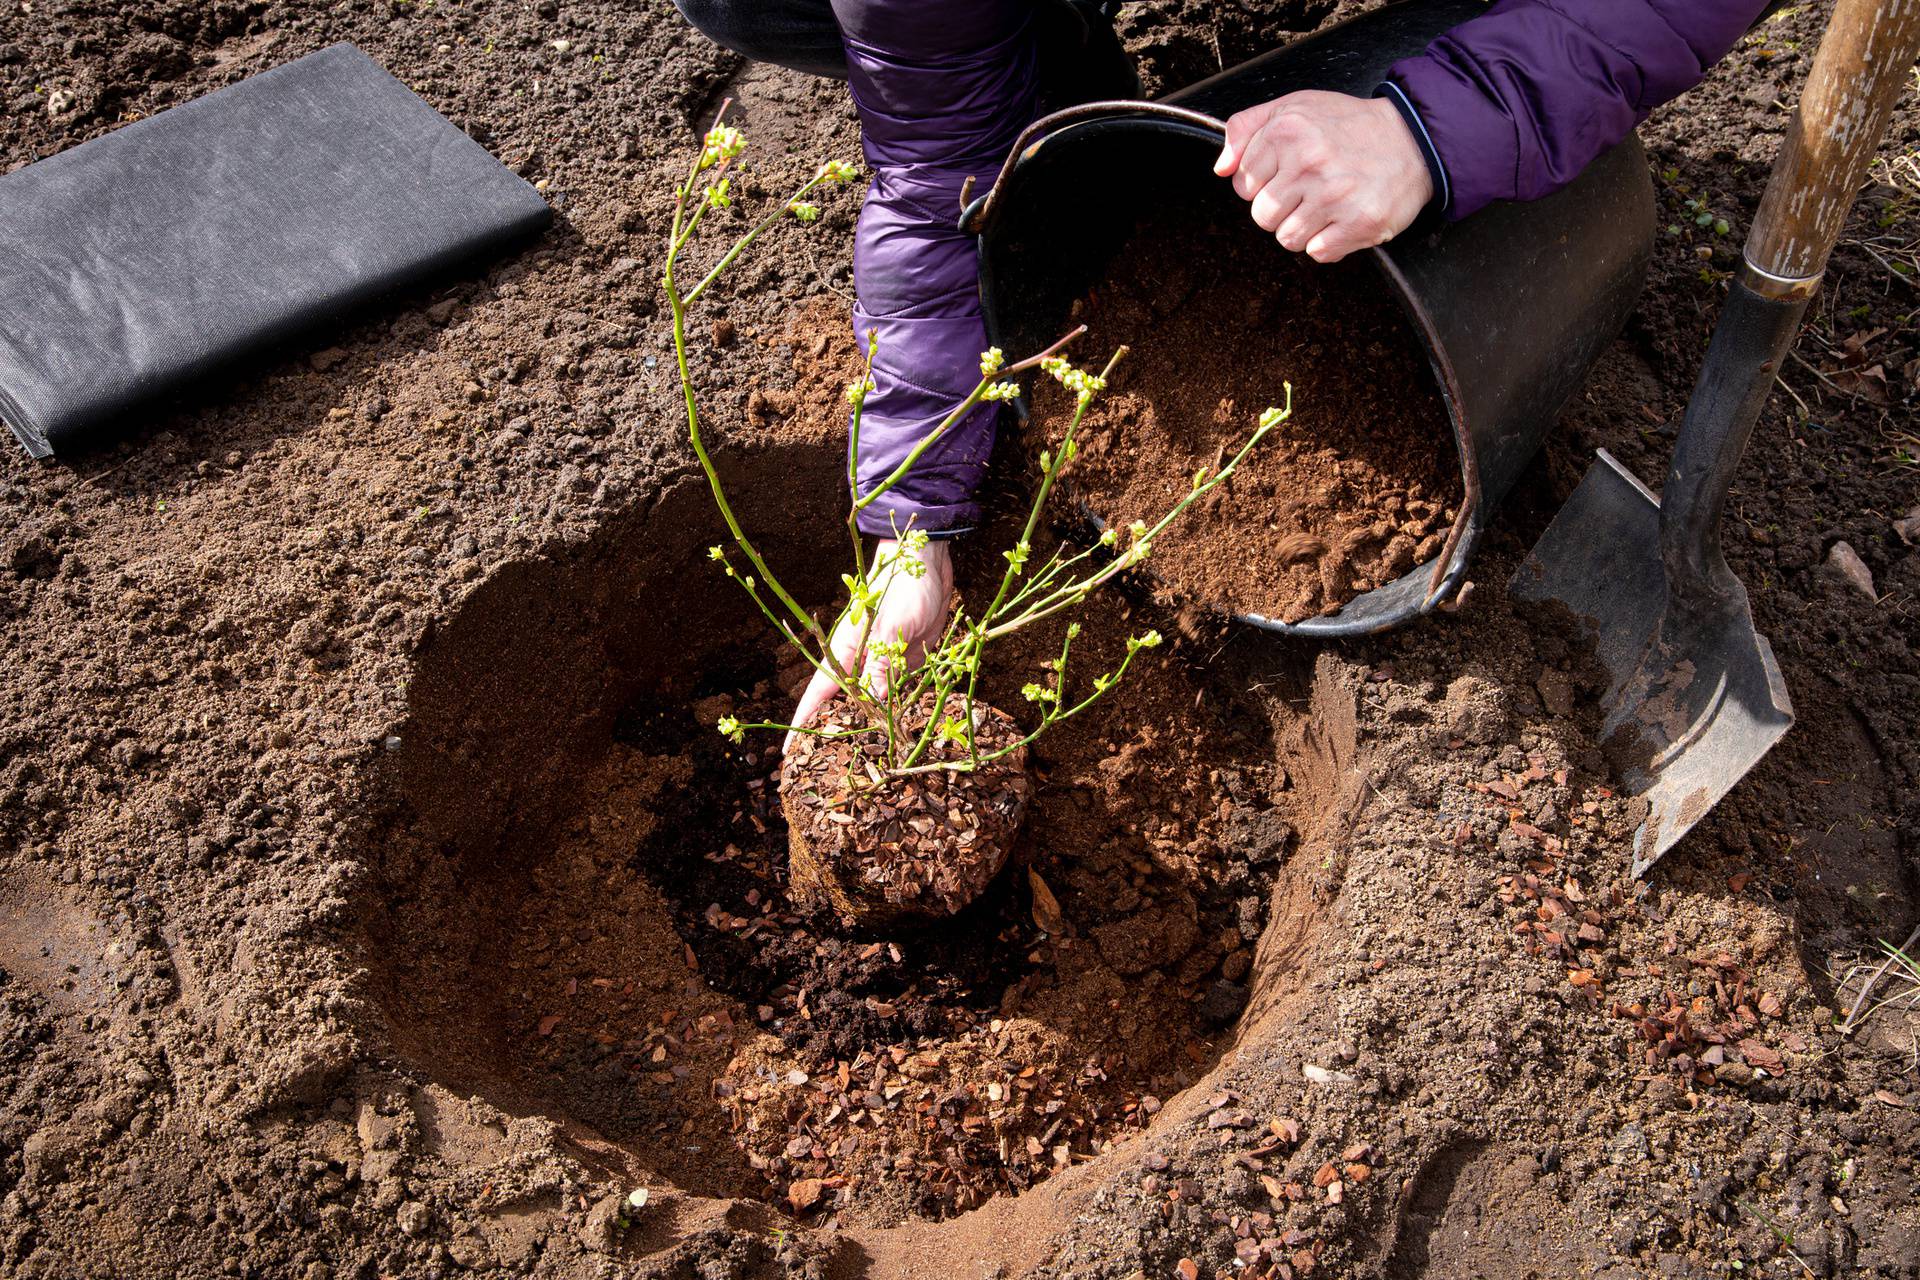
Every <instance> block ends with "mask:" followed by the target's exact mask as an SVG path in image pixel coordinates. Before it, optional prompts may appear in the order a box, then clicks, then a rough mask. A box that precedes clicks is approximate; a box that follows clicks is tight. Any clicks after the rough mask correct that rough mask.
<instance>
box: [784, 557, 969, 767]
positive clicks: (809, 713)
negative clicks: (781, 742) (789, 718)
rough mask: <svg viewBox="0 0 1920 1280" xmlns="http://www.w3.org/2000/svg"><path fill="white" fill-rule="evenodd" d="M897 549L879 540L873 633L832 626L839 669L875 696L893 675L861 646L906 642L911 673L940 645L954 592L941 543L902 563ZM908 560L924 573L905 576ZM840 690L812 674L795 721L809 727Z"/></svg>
mask: <svg viewBox="0 0 1920 1280" xmlns="http://www.w3.org/2000/svg"><path fill="white" fill-rule="evenodd" d="M898 551H899V544H898V543H897V542H895V541H894V540H893V539H891V538H885V539H882V540H881V542H880V545H879V546H878V547H877V548H876V549H875V551H874V563H875V564H881V565H888V566H889V567H887V568H885V569H882V570H880V572H879V573H878V574H877V575H876V576H875V578H874V582H873V585H874V587H875V588H876V589H881V590H882V592H883V594H882V595H881V597H880V605H879V608H877V609H876V610H875V611H874V615H873V626H872V629H871V630H868V627H867V624H866V623H865V622H862V623H861V624H860V625H859V626H853V625H851V624H849V623H848V622H846V621H845V620H842V622H841V624H840V625H839V626H838V627H836V628H834V632H833V636H832V637H831V641H830V642H831V644H832V647H833V656H834V659H835V660H836V661H838V662H839V664H840V669H841V670H842V671H845V672H847V673H848V674H849V675H852V674H854V673H856V672H857V673H859V675H860V680H861V683H862V684H864V685H866V686H867V688H869V689H871V690H872V691H873V692H874V693H875V694H885V693H886V691H887V679H888V676H889V675H890V674H891V673H890V672H888V671H887V669H886V667H887V664H886V663H885V662H883V661H881V660H880V658H879V657H877V656H871V655H869V654H868V653H866V652H864V651H863V649H862V646H861V642H862V641H863V640H864V641H866V643H867V644H868V645H877V644H881V643H884V642H886V641H890V640H904V641H906V643H907V656H906V662H907V670H912V669H913V668H915V667H917V666H919V665H920V664H921V662H923V661H924V660H925V659H926V656H927V648H928V646H929V645H933V644H937V643H939V640H940V633H941V631H942V630H943V629H944V628H945V626H946V624H947V600H948V598H949V597H950V596H952V594H953V560H952V558H951V557H950V556H949V554H948V552H947V544H946V543H945V542H940V541H934V542H928V543H927V544H926V545H924V546H923V547H921V548H920V550H919V551H917V552H908V553H907V554H906V556H905V557H903V558H902V560H900V561H895V560H894V556H895V554H896V553H897V552H898ZM907 559H912V560H917V561H918V562H919V563H920V564H922V565H924V566H926V572H925V573H922V574H920V575H919V576H917V577H916V576H914V575H913V574H911V573H909V572H908V571H907V569H906V567H905V560H907ZM890 562H891V563H890ZM838 692H840V684H839V682H838V681H837V680H835V679H834V678H833V676H832V674H831V673H829V672H826V671H815V672H814V673H813V679H812V680H810V681H808V682H807V689H806V692H805V693H802V694H801V695H800V705H799V707H797V708H796V709H795V710H794V713H793V723H794V724H796V725H799V726H801V727H802V728H804V727H805V726H807V725H808V724H810V723H812V721H813V718H814V716H816V715H818V714H819V712H820V708H821V707H822V706H824V705H825V704H826V702H827V700H828V699H829V698H831V697H833V695H834V694H836V693H838ZM793 739H794V735H793V734H791V733H789V734H788V735H787V741H786V747H785V749H786V750H788V751H791V750H793Z"/></svg>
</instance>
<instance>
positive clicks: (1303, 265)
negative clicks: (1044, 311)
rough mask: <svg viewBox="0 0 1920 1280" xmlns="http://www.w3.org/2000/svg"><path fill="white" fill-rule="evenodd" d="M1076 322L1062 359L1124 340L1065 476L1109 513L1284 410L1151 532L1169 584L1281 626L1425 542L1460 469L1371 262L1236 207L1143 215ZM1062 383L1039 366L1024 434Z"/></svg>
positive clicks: (1398, 568)
mask: <svg viewBox="0 0 1920 1280" xmlns="http://www.w3.org/2000/svg"><path fill="white" fill-rule="evenodd" d="M1076 318H1077V319H1078V320H1080V321H1081V322H1083V323H1084V324H1086V326H1087V328H1088V332H1087V334H1086V336H1084V337H1082V338H1080V339H1079V340H1078V341H1077V342H1076V343H1075V348H1076V351H1075V355H1076V359H1077V360H1078V362H1080V363H1082V364H1091V365H1093V366H1095V367H1097V366H1098V365H1099V364H1101V363H1102V362H1103V361H1104V360H1105V359H1106V357H1107V355H1108V354H1109V353H1111V352H1112V350H1113V349H1114V348H1116V347H1119V346H1122V345H1125V346H1127V347H1128V348H1130V351H1129V354H1128V356H1127V358H1126V359H1125V360H1124V361H1123V362H1122V363H1121V365H1120V366H1119V368H1118V369H1117V370H1116V371H1115V374H1114V377H1113V379H1112V387H1111V389H1110V390H1109V391H1108V392H1107V393H1105V394H1104V395H1102V396H1100V397H1099V398H1097V399H1096V400H1095V401H1094V402H1093V404H1092V405H1091V406H1090V407H1089V409H1088V411H1087V416H1086V418H1085V420H1084V421H1083V422H1082V424H1081V428H1080V432H1079V439H1080V441H1081V444H1082V453H1081V456H1080V458H1079V459H1078V460H1077V461H1076V462H1075V463H1074V464H1073V465H1072V467H1071V468H1070V469H1069V471H1068V472H1067V478H1066V481H1065V484H1066V487H1067V490H1068V492H1069V493H1071V494H1072V495H1073V496H1074V497H1076V498H1078V499H1080V500H1081V501H1083V502H1084V503H1085V504H1086V506H1087V508H1088V509H1089V510H1090V511H1091V512H1092V513H1093V514H1094V515H1096V516H1098V517H1099V518H1100V519H1102V520H1104V521H1107V522H1109V523H1112V524H1116V525H1118V526H1120V527H1122V528H1124V527H1125V526H1126V525H1128V524H1130V523H1131V522H1132V521H1134V520H1146V521H1148V522H1149V523H1151V522H1153V521H1154V520H1155V519H1157V518H1158V517H1159V516H1160V515H1162V514H1163V513H1165V512H1166V511H1167V510H1168V509H1170V508H1171V507H1172V506H1173V504H1174V503H1176V502H1178V501H1179V500H1180V499H1181V498H1182V497H1183V496H1184V495H1185V494H1186V493H1187V491H1188V489H1189V487H1190V486H1191V484H1192V478H1193V475H1194V472H1195V471H1196V470H1198V469H1200V468H1202V467H1204V468H1208V469H1209V470H1211V469H1213V468H1217V467H1218V466H1219V465H1220V463H1221V461H1222V460H1223V459H1224V458H1227V457H1231V456H1232V455H1233V454H1234V453H1235V452H1236V451H1237V450H1238V449H1239V447H1240V445H1241V444H1242V443H1243V442H1244V441H1245V440H1246V438H1247V437H1248V435H1250V434H1251V433H1252V431H1253V428H1254V423H1255V420H1256V419H1257V418H1258V417H1259V415H1260V413H1261V411H1262V410H1263V409H1265V408H1267V407H1268V406H1270V405H1271V406H1279V405H1282V404H1284V403H1286V389H1285V388H1286V384H1287V383H1288V382H1291V383H1292V384H1293V407H1294V412H1293V417H1292V418H1291V419H1290V420H1289V421H1288V422H1286V423H1284V424H1283V425H1282V426H1280V427H1279V428H1278V429H1276V430H1275V431H1273V432H1272V433H1271V434H1269V435H1268V436H1267V438H1266V439H1265V440H1263V441H1262V442H1261V445H1260V447H1259V449H1258V450H1256V451H1255V452H1254V453H1253V454H1252V455H1250V456H1249V457H1248V459H1247V460H1246V462H1245V463H1243V464H1242V466H1241V468H1240V470H1239V471H1238V472H1237V473H1236V474H1235V475H1234V477H1233V478H1232V479H1231V480H1230V481H1228V482H1227V483H1226V484H1225V485H1223V486H1221V488H1219V489H1216V490H1214V492H1213V493H1211V494H1210V495H1208V497H1207V499H1206V500H1205V501H1204V502H1203V503H1201V504H1196V506H1194V507H1192V508H1189V509H1188V511H1187V514H1186V515H1184V516H1183V517H1182V518H1181V523H1180V524H1179V525H1178V526H1176V527H1175V528H1172V529H1169V530H1168V534H1167V536H1165V537H1163V538H1162V539H1161V540H1160V542H1159V543H1158V544H1157V545H1156V547H1155V554H1154V561H1153V564H1152V566H1151V568H1152V571H1153V572H1154V574H1155V575H1156V576H1157V577H1159V578H1160V579H1161V580H1162V581H1164V582H1165V583H1166V584H1167V585H1168V586H1170V587H1172V588H1173V589H1174V590H1175V591H1177V592H1178V593H1180V594H1181V595H1182V596H1185V597H1186V598H1188V599H1191V600H1196V601H1199V602H1202V603H1205V604H1211V605H1215V606H1218V607H1221V608H1224V609H1227V610H1229V611H1231V612H1234V613H1255V614H1260V615H1262V616H1265V617H1270V618H1278V619H1280V620H1282V621H1285V622H1298V621H1300V620H1301V619H1303V618H1311V617H1314V616H1316V615H1319V614H1327V613H1333V612H1336V611H1337V610H1339V609H1340V608H1341V607H1342V606H1343V605H1345V604H1346V603H1347V602H1348V601H1349V600H1351V599H1353V597H1354V596H1356V595H1358V594H1360V593H1361V592H1363V591H1368V590H1371V589H1372V588H1374V587H1378V586H1381V585H1384V584H1385V583H1388V582H1391V581H1393V580H1394V579H1395V578H1398V577H1400V576H1401V575H1402V574H1404V573H1406V572H1407V571H1408V570H1410V569H1412V568H1413V567H1414V566H1415V565H1418V564H1425V563H1428V562H1429V561H1431V560H1432V559H1433V558H1434V557H1435V556H1437V555H1438V554H1439V553H1440V548H1441V545H1442V544H1443V543H1444V542H1445V541H1446V534H1447V530H1448V528H1449V527H1451V525H1452V523H1453V519H1454V516H1455V514H1456V513H1457V509H1458V503H1459V500H1460V467H1459V461H1458V458H1457V454H1456V451H1455V449H1454V445H1453V432H1452V428H1451V426H1450V425H1449V423H1448V420H1447V414H1446V410H1445V408H1444V406H1442V404H1441V402H1440V394H1439V391H1438V390H1437V389H1436V388H1435V386H1434V383H1433V375H1432V373H1431V372H1430V370H1429V368H1428V365H1427V360H1426V356H1425V354H1424V353H1423V352H1422V350H1421V349H1420V347H1419V345H1418V342H1417V340H1416V339H1415V337H1414V334H1413V331H1412V328H1411V326H1410V325H1409V324H1408V323H1407V320H1406V317H1405V316H1404V315H1403V314H1402V313H1401V311H1400V308H1399V306H1398V304H1397V303H1395V302H1394V300H1393V298H1392V297H1391V296H1390V295H1389V294H1388V292H1387V290H1386V287H1385V284H1384V282H1383V281H1382V280H1381V278H1380V275H1379V273H1378V272H1377V271H1376V270H1375V269H1374V268H1373V266H1372V265H1371V264H1370V263H1368V262H1366V261H1364V260H1355V261H1352V262H1345V263H1340V264H1338V265H1335V266H1330V267H1329V266H1320V265H1317V264H1315V263H1314V262H1312V261H1311V260H1310V259H1307V258H1304V257H1299V256H1296V255H1292V254H1287V253H1283V252H1281V251H1280V250H1279V249H1278V248H1277V247H1276V246H1275V245H1274V243H1273V240H1272V237H1270V236H1268V235H1267V234H1266V233H1264V232H1262V231H1261V230H1260V228H1259V227H1257V226H1256V225H1254V223H1253V221H1252V220H1251V219H1239V220H1236V221H1235V222H1233V223H1232V224H1230V225H1225V226H1221V225H1216V224H1213V223H1212V222H1210V221H1196V219H1195V216H1194V215H1193V214H1192V213H1182V212H1162V213H1158V214H1156V215H1155V216H1153V217H1152V218H1151V219H1150V220H1148V221H1146V222H1145V223H1143V224H1142V225H1141V226H1140V227H1139V228H1138V229H1137V230H1136V231H1135V232H1134V234H1133V235H1132V236H1131V237H1130V238H1129V239H1128V240H1127V242H1126V244H1125V246H1124V247H1123V248H1122V249H1121V250H1120V251H1119V253H1118V254H1117V255H1115V258H1114V260H1113V265H1112V266H1111V267H1110V268H1109V274H1108V276H1107V278H1106V280H1105V282H1104V284H1103V286H1102V287H1101V288H1099V289H1096V290H1095V291H1094V292H1093V293H1091V294H1090V295H1089V296H1087V297H1086V298H1084V299H1082V300H1081V304H1080V305H1079V306H1078V307H1077V308H1076ZM1071 410H1072V400H1071V397H1070V396H1069V395H1068V394H1067V393H1066V392H1065V391H1064V390H1063V389H1062V388H1060V387H1059V386H1057V385H1055V384H1054V383H1052V382H1051V381H1044V382H1043V385H1041V386H1040V390H1039V392H1038V394H1037V395H1036V397H1035V417H1034V423H1035V426H1036V431H1037V433H1038V434H1040V435H1042V436H1044V437H1045V438H1046V439H1048V440H1057V439H1058V438H1059V436H1060V434H1061V432H1063V431H1064V430H1065V425H1066V418H1067V416H1068V414H1069V413H1070V412H1071Z"/></svg>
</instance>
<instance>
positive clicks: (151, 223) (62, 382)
mask: <svg viewBox="0 0 1920 1280" xmlns="http://www.w3.org/2000/svg"><path fill="white" fill-rule="evenodd" d="M552 216H553V215H552V211H551V210H549V209H548V207H547V203H546V201H545V200H542V199H541V198H540V196H539V194H538V193H537V192H535V191H534V189H533V188H532V187H530V186H528V185H527V184H526V183H525V182H523V181H522V180H521V179H520V178H518V177H517V176H515V175H514V174H513V173H511V172H509V171H508V170H507V169H506V168H505V167H504V166H503V165H501V164H500V162H499V161H497V160H495V159H494V158H493V157H492V156H491V155H489V154H487V151H486V149H485V148H484V147H482V146H481V145H480V144H479V143H477V142H475V141H474V140H473V139H471V138H469V137H468V136H467V135H466V134H465V133H463V132H461V131H460V130H459V129H457V128H455V127H454V126H453V125H452V124H451V123H450V122H448V121H447V120H446V119H445V118H443V117H442V116H441V115H440V114H439V113H437V112H436V111H434V109H433V108H432V107H430V106H428V105H427V104H426V103H425V102H422V101H421V100H420V99H419V98H418V97H416V96H415V95H414V94H413V92H412V91H411V90H409V89H408V88H407V87H406V86H405V85H403V84H401V83H400V82H399V81H398V80H395V79H394V78H393V77H392V76H390V75H388V74H387V73H386V72H385V71H383V70H382V69H381V68H380V67H379V66H378V65H377V64H376V63H374V62H373V60H372V59H370V58H368V57H367V56H366V55H365V54H363V53H361V52H360V51H359V50H358V49H356V48H354V47H353V46H352V45H347V44H338V45H334V46H333V47H331V48H328V49H323V50H321V51H320V52H318V53H314V54H309V55H308V56H306V57H304V58H301V59H299V60H298V61H296V62H290V63H288V64H287V65H285V66H283V67H276V68H275V69H273V70H272V71H267V72H264V73H262V74H260V75H257V76H254V77H252V78H250V79H248V80H244V81H242V82H241V83H239V84H236V85H232V86H230V87H228V88H225V89H222V90H220V91H218V92H216V93H211V94H208V95H207V96H206V97H204V98H200V99H197V100H195V101H193V102H189V103H186V104H184V105H182V106H178V107H174V108H173V109H171V110H168V111H164V112H161V113H160V114H159V115H156V116H153V117H151V118H150V119H146V120H141V121H138V122H137V123H134V124H130V125H128V126H126V127H125V128H123V129H119V130H116V131H115V132H113V133H110V134H107V135H106V136H104V137H100V138H96V139H94V140H93V141H91V142H88V143H85V144H83V145H81V146H78V147H75V148H73V149H72V150H70V151H65V152H62V153H61V154H59V155H56V156H53V157H50V158H49V159H46V160H42V161H40V162H39V163H37V164H31V165H28V166H27V167H25V168H23V169H20V170H18V171H16V172H14V173H11V174H8V175H7V176H5V177H0V418H4V419H5V420H6V424H7V426H8V427H9V428H11V429H12V431H13V434H14V435H15V436H17V437H18V438H19V440H20V442H21V443H22V444H24V445H25V446H26V447H27V452H29V453H31V454H33V455H34V456H35V457H46V456H47V455H49V454H51V453H53V452H55V451H56V450H61V449H66V448H68V447H70V446H71V445H73V444H75V443H76V442H78V441H79V440H80V439H81V438H82V437H84V436H87V435H89V434H105V433H106V431H107V430H109V429H111V428H112V427H114V426H115V425H116V424H119V423H124V422H126V421H127V420H128V416H129V410H133V409H136V408H138V407H140V406H142V405H144V404H147V403H149V402H150V401H152V400H153V399H154V398H155V397H158V396H162V395H165V394H167V393H169V392H172V391H175V390H178V389H180V388H181V387H183V386H184V385H186V384H188V383H190V382H193V381H195V380H197V379H200V378H203V377H205V376H206V375H207V374H209V373H211V372H213V371H214V370H216V369H218V368H220V367H221V366H223V365H226V364H228V363H230V362H231V361H233V360H234V359H236V358H237V357H240V356H243V355H246V354H248V353H250V352H254V351H257V350H259V349H260V348H262V347H265V346H269V345H271V344H273V343H275V342H279V341H283V340H285V339H288V338H291V337H293V336H295V335H297V334H299V333H301V332H302V331H305V330H308V329H310V328H312V327H313V326H315V325H317V324H322V323H324V322H326V321H328V320H331V319H334V318H336V317H338V316H340V315H341V314H343V313H345V312H347V311H349V310H351V309H352V308H354V307H356V306H359V305H360V304H362V303H364V302H366V301H368V300H369V299H371V298H373V297H376V296H377V295H379V294H382V293H385V292H387V291H389V290H393V289H398V288H402V287H405V286H407V285H411V284H416V283H418V282H420V281H422V280H425V279H427V278H429V277H431V276H433V275H435V274H436V273H439V272H442V271H444V270H445V269H447V268H449V267H452V266H454V265H456V264H458V263H461V262H462V261H466V260H470V259H473V258H476V257H478V256H480V255H482V254H485V253H487V252H489V251H492V250H497V249H499V248H500V247H502V246H503V245H505V244H507V243H509V242H511V241H513V240H515V239H518V238H520V237H524V236H529V235H531V234H533V233H534V232H537V231H538V230H539V229H540V228H542V227H544V226H546V225H547V223H548V222H549V221H551V219H552Z"/></svg>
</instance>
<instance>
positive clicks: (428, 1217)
mask: <svg viewBox="0 0 1920 1280" xmlns="http://www.w3.org/2000/svg"><path fill="white" fill-rule="evenodd" d="M393 1220H394V1222H395V1223H396V1224H397V1225H398V1226H399V1228H400V1231H401V1233H402V1234H403V1235H409V1236H418V1235H424V1234H425V1233H426V1230H427V1225H428V1224H429V1223H430V1222H431V1221H432V1214H430V1213H429V1212H428V1210H427V1206H425V1205H423V1204H421V1203H420V1202H419V1201H418V1200H409V1201H407V1202H406V1203H405V1204H403V1205H401V1206H400V1207H399V1209H397V1210H396V1211H395V1212H394V1215H393Z"/></svg>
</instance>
